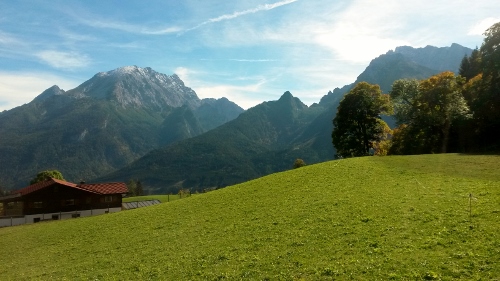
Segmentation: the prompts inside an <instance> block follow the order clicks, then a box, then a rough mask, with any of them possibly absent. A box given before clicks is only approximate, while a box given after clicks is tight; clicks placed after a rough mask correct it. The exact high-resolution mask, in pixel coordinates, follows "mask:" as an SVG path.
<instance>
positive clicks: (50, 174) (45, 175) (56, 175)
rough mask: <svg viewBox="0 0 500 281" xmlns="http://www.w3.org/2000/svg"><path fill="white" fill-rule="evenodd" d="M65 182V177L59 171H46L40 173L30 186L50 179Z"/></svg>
mask: <svg viewBox="0 0 500 281" xmlns="http://www.w3.org/2000/svg"><path fill="white" fill-rule="evenodd" d="M51 178H53V179H58V180H64V177H63V175H62V174H61V172H59V171H58V170H46V171H42V172H40V173H38V174H37V175H36V177H35V178H34V179H32V180H31V181H30V184H35V183H37V182H42V181H46V180H49V179H51Z"/></svg>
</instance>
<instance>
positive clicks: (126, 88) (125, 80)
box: [67, 66, 201, 111]
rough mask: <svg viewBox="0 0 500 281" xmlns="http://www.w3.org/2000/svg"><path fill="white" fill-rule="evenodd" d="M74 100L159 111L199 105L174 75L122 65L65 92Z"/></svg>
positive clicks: (190, 92)
mask: <svg viewBox="0 0 500 281" xmlns="http://www.w3.org/2000/svg"><path fill="white" fill-rule="evenodd" d="M67 94H68V95H70V96H73V97H75V98H84V97H91V98H96V99H106V100H111V101H114V102H117V103H118V104H120V105H121V106H122V107H136V108H149V109H154V110H160V111H161V110H162V109H164V108H166V107H180V106H183V105H187V106H188V107H190V108H196V107H198V106H200V104H201V101H200V99H199V98H198V96H197V95H196V93H195V92H194V91H193V90H192V89H191V88H189V87H186V86H185V85H184V82H182V80H181V79H180V78H179V77H178V76H177V75H175V74H173V75H166V74H162V73H159V72H156V71H154V70H153V69H151V68H149V67H146V68H141V67H137V66H124V67H120V68H117V69H114V70H111V71H106V72H99V73H97V74H96V75H94V77H92V78H91V79H89V80H88V81H86V82H84V83H83V84H81V85H80V86H78V87H76V88H75V89H73V90H70V91H68V92H67Z"/></svg>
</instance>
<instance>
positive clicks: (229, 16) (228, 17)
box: [184, 0, 298, 32]
mask: <svg viewBox="0 0 500 281" xmlns="http://www.w3.org/2000/svg"><path fill="white" fill-rule="evenodd" d="M297 1H298V0H284V1H280V2H276V3H272V4H264V5H258V6H257V7H255V8H253V9H248V10H244V11H239V12H234V13H232V14H225V15H221V16H218V17H216V18H211V19H208V20H206V21H204V22H202V23H200V24H198V25H196V26H194V27H192V28H189V29H187V30H185V31H184V32H188V31H191V30H195V29H198V28H200V27H202V26H204V25H207V24H210V23H215V22H220V21H226V20H231V19H235V18H238V17H241V16H244V15H248V14H255V13H258V12H262V11H269V10H272V9H275V8H278V7H281V6H284V5H288V4H291V3H293V2H297Z"/></svg>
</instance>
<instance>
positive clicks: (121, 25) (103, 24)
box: [75, 16, 182, 35]
mask: <svg viewBox="0 0 500 281" xmlns="http://www.w3.org/2000/svg"><path fill="white" fill-rule="evenodd" d="M75 18H77V20H78V21H79V22H81V23H83V24H85V25H87V26H91V27H95V28H105V29H114V30H119V31H124V32H128V33H135V34H143V35H163V34H172V33H178V32H180V31H182V29H181V28H179V27H175V26H172V27H153V28H151V27H144V26H140V25H134V24H129V23H126V22H119V21H106V20H101V19H85V18H82V17H80V16H75Z"/></svg>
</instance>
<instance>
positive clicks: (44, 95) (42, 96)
mask: <svg viewBox="0 0 500 281" xmlns="http://www.w3.org/2000/svg"><path fill="white" fill-rule="evenodd" d="M64 93H65V92H64V90H63V89H61V88H59V86H57V85H54V86H52V87H50V88H48V89H47V90H45V91H43V93H41V94H40V95H38V96H37V97H36V98H35V99H34V100H35V101H44V100H46V99H48V98H50V97H51V96H56V95H63V94H64Z"/></svg>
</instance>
